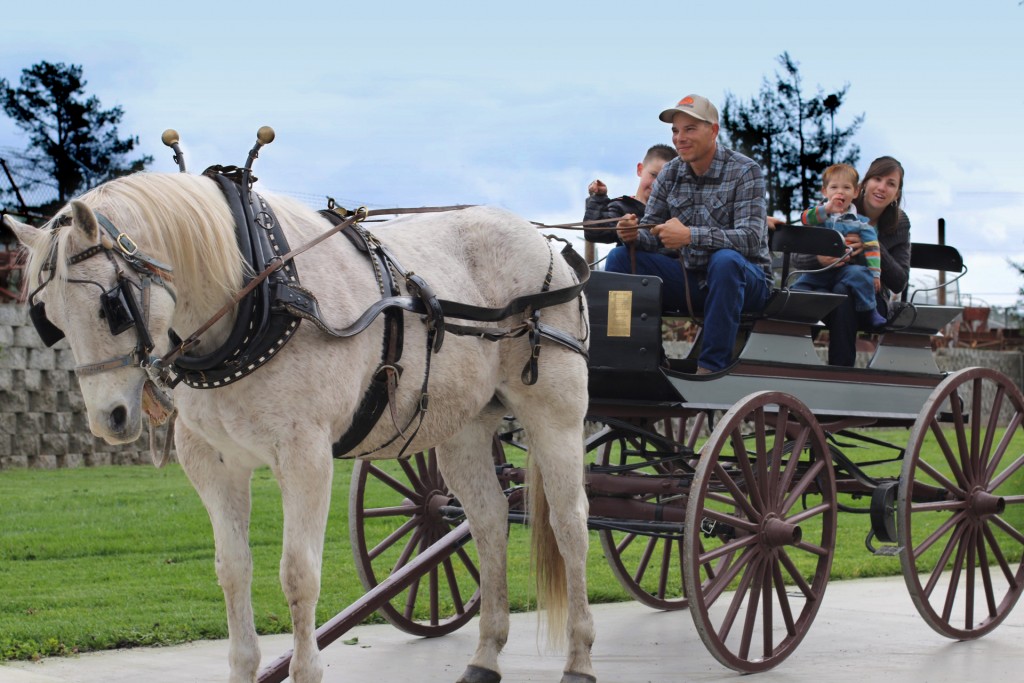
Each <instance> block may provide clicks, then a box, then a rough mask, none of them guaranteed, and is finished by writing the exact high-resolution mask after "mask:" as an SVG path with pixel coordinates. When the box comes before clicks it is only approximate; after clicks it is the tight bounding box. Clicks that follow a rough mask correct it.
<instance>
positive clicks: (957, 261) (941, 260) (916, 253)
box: [910, 242, 964, 273]
mask: <svg viewBox="0 0 1024 683" xmlns="http://www.w3.org/2000/svg"><path fill="white" fill-rule="evenodd" d="M910 267H911V268H922V269H924V270H942V271H945V272H947V273H961V272H963V269H964V259H963V256H961V255H960V252H959V251H957V249H956V247H951V246H949V245H948V244H929V243H927V242H912V243H911V245H910Z"/></svg>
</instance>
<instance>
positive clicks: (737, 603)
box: [718, 555, 761, 659]
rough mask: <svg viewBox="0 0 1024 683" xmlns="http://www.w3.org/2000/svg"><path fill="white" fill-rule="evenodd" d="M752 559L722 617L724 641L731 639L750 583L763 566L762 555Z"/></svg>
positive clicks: (721, 630) (719, 635)
mask: <svg viewBox="0 0 1024 683" xmlns="http://www.w3.org/2000/svg"><path fill="white" fill-rule="evenodd" d="M752 559H753V560H754V561H753V562H750V563H748V564H747V570H746V571H745V572H743V577H742V578H741V579H740V583H739V585H738V586H736V592H735V593H733V596H732V601H731V602H730V603H729V609H728V610H726V613H725V618H724V619H722V624H721V625H720V626H719V628H718V637H719V639H721V640H722V641H723V642H724V641H726V640H728V639H729V632H730V631H731V630H732V625H733V623H734V622H735V621H736V616H737V615H738V614H739V612H740V607H742V606H743V600H744V599H745V598H746V595H747V591H749V590H750V583H751V581H752V580H753V578H754V575H755V574H756V573H757V571H758V569H759V568H760V566H761V556H760V555H758V556H757V557H756V558H752ZM748 642H749V641H748ZM740 656H741V657H743V658H744V659H746V655H743V654H741V655H740Z"/></svg>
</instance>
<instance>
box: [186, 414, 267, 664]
mask: <svg viewBox="0 0 1024 683" xmlns="http://www.w3.org/2000/svg"><path fill="white" fill-rule="evenodd" d="M174 437H175V438H174V444H175V448H176V449H177V453H178V462H179V463H181V467H182V469H183V470H184V471H185V474H186V475H188V478H189V480H190V481H191V482H192V485H193V486H194V487H195V489H196V492H197V493H198V494H199V497H200V498H201V499H202V501H203V505H205V506H206V511H207V513H209V515H210V523H211V524H212V525H213V540H214V545H215V546H216V558H217V559H216V569H217V580H218V582H219V583H220V587H221V589H222V590H223V591H224V603H225V606H226V607H227V615H228V639H229V640H228V662H229V664H230V666H231V683H253V682H254V681H255V680H256V674H257V671H258V670H259V665H260V648H259V643H258V641H257V640H256V627H255V625H254V623H253V616H252V555H251V554H250V552H249V512H250V507H251V506H250V500H251V499H250V480H251V476H252V470H250V469H248V468H247V467H243V466H232V465H231V464H229V463H230V462H231V461H230V460H228V459H225V458H221V456H220V455H219V454H218V453H217V451H216V450H215V449H214V448H212V447H211V446H210V445H209V444H208V443H206V442H205V441H204V440H202V439H201V438H199V437H198V436H197V435H195V434H193V433H192V432H191V431H189V429H188V428H187V427H186V426H185V425H183V424H182V423H181V422H179V423H178V424H177V425H176V431H175V435H174Z"/></svg>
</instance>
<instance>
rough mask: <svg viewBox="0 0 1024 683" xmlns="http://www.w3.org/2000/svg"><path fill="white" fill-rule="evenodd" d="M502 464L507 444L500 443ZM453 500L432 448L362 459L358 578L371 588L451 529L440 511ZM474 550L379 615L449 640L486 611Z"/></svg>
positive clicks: (356, 527)
mask: <svg viewBox="0 0 1024 683" xmlns="http://www.w3.org/2000/svg"><path fill="white" fill-rule="evenodd" d="M493 448H494V449H496V451H495V453H493V455H494V458H495V460H496V461H499V462H500V461H501V460H502V459H503V456H502V455H499V453H500V451H501V444H500V443H499V442H498V441H497V439H495V441H494V445H493ZM451 498H452V496H451V494H450V493H449V491H448V487H447V486H446V485H445V483H444V479H443V477H442V476H441V473H440V471H439V470H438V467H437V455H436V453H435V451H434V450H433V449H431V450H429V451H427V452H424V453H415V454H413V455H412V456H411V457H410V458H408V459H405V460H401V461H397V460H377V461H371V460H358V461H356V462H355V464H354V468H353V470H352V483H351V487H350V489H349V507H348V510H349V538H350V540H351V544H352V553H353V556H354V558H355V566H356V572H357V573H358V574H359V580H360V581H361V582H362V584H363V588H365V589H366V590H370V589H372V588H374V587H375V586H376V585H377V584H379V583H380V582H381V581H383V580H384V579H386V578H387V577H388V575H389V574H390V573H391V572H393V571H394V570H396V569H398V568H400V567H402V566H404V565H405V564H407V563H408V562H409V561H410V560H411V559H412V558H414V557H416V556H417V555H418V554H419V553H420V552H422V551H423V550H425V549H426V548H428V547H429V546H430V545H431V544H432V543H434V542H435V541H436V540H437V539H439V538H441V536H443V535H444V534H446V533H447V532H448V531H450V530H451V528H452V527H453V526H454V524H452V523H450V522H448V521H446V520H445V519H444V518H443V516H442V514H441V511H440V507H441V506H443V505H447V504H448V503H449V502H450V501H451ZM479 588H480V573H479V571H478V566H477V557H476V550H475V546H474V545H473V544H472V543H469V544H467V545H464V546H463V547H461V548H459V549H458V550H456V551H455V553H454V554H452V555H449V556H448V557H447V558H445V559H443V560H442V561H441V562H440V563H439V564H438V566H436V567H434V568H432V569H431V570H430V571H429V572H427V573H426V574H425V575H424V576H423V577H421V578H420V580H419V581H417V582H416V583H414V584H412V585H411V586H410V587H409V588H408V589H406V590H405V591H404V592H402V593H401V594H400V595H398V596H397V597H395V598H394V599H393V600H391V601H390V602H388V603H385V604H384V605H383V606H382V607H380V608H379V609H378V610H377V611H378V613H379V614H380V615H381V616H383V617H384V619H386V620H387V621H388V622H389V623H390V624H392V625H394V626H395V627H397V628H398V629H400V630H402V631H404V632H406V633H411V634H413V635H417V636H424V637H428V638H430V637H435V636H443V635H447V634H449V633H451V632H453V631H455V630H457V629H458V628H460V627H461V626H462V625H464V624H465V623H466V622H468V621H469V620H470V619H472V618H473V617H474V616H475V615H476V613H477V612H478V611H479V609H480V591H479Z"/></svg>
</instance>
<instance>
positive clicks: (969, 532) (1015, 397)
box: [897, 368, 1024, 640]
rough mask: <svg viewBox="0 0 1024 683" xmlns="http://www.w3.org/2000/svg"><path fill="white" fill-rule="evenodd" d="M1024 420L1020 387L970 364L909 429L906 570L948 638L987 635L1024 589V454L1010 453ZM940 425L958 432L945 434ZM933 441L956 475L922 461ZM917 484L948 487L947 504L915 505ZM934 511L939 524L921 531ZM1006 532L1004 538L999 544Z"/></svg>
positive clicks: (903, 487)
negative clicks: (1002, 426) (998, 501)
mask: <svg viewBox="0 0 1024 683" xmlns="http://www.w3.org/2000/svg"><path fill="white" fill-rule="evenodd" d="M986 389H989V390H990V391H988V392H987V391H986ZM968 390H969V391H970V393H971V396H970V400H969V401H968V400H967V396H966V393H967V391H968ZM987 393H991V394H993V400H992V402H991V404H989V405H988V407H989V408H990V409H991V408H994V410H990V415H989V416H987V417H984V416H982V412H983V409H984V407H985V404H986V394H987ZM954 404H958V405H960V409H955V408H954ZM1000 409H1005V410H1007V411H1008V412H1009V414H1010V417H1009V423H1008V426H1007V429H1006V431H1005V432H1004V433H1003V435H1002V436H998V437H997V435H996V432H997V431H998V430H999V425H998V414H999V412H1000ZM964 411H967V413H968V415H967V419H966V420H965V419H963V415H964ZM947 414H948V416H949V419H948V420H947V419H946V416H947ZM975 416H979V419H977V420H976V419H975ZM993 416H994V417H993ZM958 417H959V418H960V419H958ZM1022 417H1024V396H1022V394H1021V392H1020V390H1019V389H1018V388H1017V386H1016V385H1014V384H1013V383H1012V382H1011V381H1010V380H1009V379H1008V378H1006V377H1005V376H1004V375H1002V374H1001V373H999V372H996V371H995V370H990V369H987V368H967V369H964V370H961V371H959V372H956V373H954V374H952V375H950V376H949V377H947V378H946V379H945V380H943V382H942V383H941V384H939V386H937V387H936V388H935V390H934V391H933V392H932V394H931V396H929V398H928V400H927V401H926V402H925V405H924V407H923V408H922V410H921V414H920V416H919V417H918V419H917V421H916V422H915V423H914V426H913V428H912V429H911V433H910V438H909V440H908V443H907V455H906V460H905V461H904V463H903V472H902V475H901V477H900V487H899V497H898V509H897V535H898V536H897V537H898V541H899V545H900V547H901V548H902V549H903V550H902V552H901V553H900V566H901V568H902V570H903V578H904V581H905V582H906V584H907V588H908V590H909V591H910V597H911V599H912V600H913V601H914V605H915V606H916V607H917V610H918V612H919V613H920V614H921V616H922V617H923V618H924V620H925V622H926V623H927V624H928V625H929V626H930V627H931V628H932V629H934V630H935V631H936V632H938V633H941V634H942V635H944V636H947V637H949V638H954V639H957V640H966V639H972V638H978V637H981V636H983V635H985V634H986V633H988V632H989V631H991V630H992V629H994V628H995V627H996V626H998V625H999V624H1000V623H1001V622H1002V621H1003V620H1004V619H1005V618H1006V615H1007V614H1009V613H1010V610H1011V609H1012V608H1013V606H1014V605H1015V604H1016V602H1017V600H1018V599H1019V598H1020V595H1021V592H1022V590H1024V552H1022V549H1024V524H1020V523H1019V522H1018V523H1017V524H1016V525H1014V524H1013V522H1012V521H1010V520H1012V519H1013V516H1014V515H1015V517H1016V519H1018V520H1019V519H1020V518H1021V513H1022V511H1024V488H1021V472H1024V455H1022V454H1020V453H1016V454H1014V453H1011V452H1009V450H1008V445H1009V440H1010V438H1012V436H1014V435H1018V434H1020V433H1021V429H1022ZM943 424H945V425H947V428H948V429H949V430H950V431H951V434H950V435H949V437H948V438H946V437H945V436H944V432H942V430H941V426H942V425H943ZM936 430H938V432H939V433H941V434H943V436H942V437H940V436H939V435H938V434H937V433H936ZM929 438H934V439H935V443H936V444H938V445H939V448H940V451H941V452H942V455H943V456H944V459H945V460H946V463H947V464H948V466H949V469H950V474H948V475H947V474H945V473H943V472H939V471H938V470H937V469H936V468H935V467H934V466H932V465H929V464H928V463H927V462H926V461H925V460H923V459H922V457H921V450H922V448H923V447H924V445H925V441H926V439H929ZM943 443H944V444H945V445H944V446H943ZM954 463H955V465H956V467H954V466H953V464H954ZM920 485H931V486H940V485H941V486H945V487H946V489H947V491H948V496H947V497H948V500H946V501H943V502H935V503H922V502H917V503H915V502H914V501H913V493H914V488H915V486H920ZM1010 488H1012V490H1008V489H1010ZM979 492H980V493H987V494H989V495H992V496H994V497H997V498H1000V497H1001V498H1003V499H1004V502H1005V505H1006V506H1007V507H1006V509H1005V511H1004V512H1003V513H993V512H992V511H991V508H990V507H989V505H990V504H991V503H990V502H989V503H988V504H986V503H984V502H983V501H982V498H983V496H982V495H980V494H979ZM947 512H948V513H949V514H948V516H943V515H944V513H947ZM929 517H931V518H937V519H940V520H942V523H941V524H940V525H939V527H938V528H937V529H936V530H935V531H933V532H932V533H929V534H928V535H927V536H923V534H924V525H925V523H926V522H927V521H932V520H929V519H928V518H929ZM1008 518H1009V520H1008ZM915 524H916V525H917V526H918V527H921V530H920V531H919V530H918V529H916V528H915ZM932 524H934V521H932ZM1000 538H1003V539H1006V540H1005V541H1004V542H1003V543H1000ZM925 553H932V555H930V556H928V557H925ZM935 553H937V555H938V557H935ZM1013 555H1018V556H1019V557H1021V559H1017V560H1014V559H1013ZM990 561H994V562H995V564H994V565H990ZM1015 564H1016V566H1014V565H1015ZM947 567H949V568H948V569H947ZM961 610H962V611H961Z"/></svg>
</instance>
